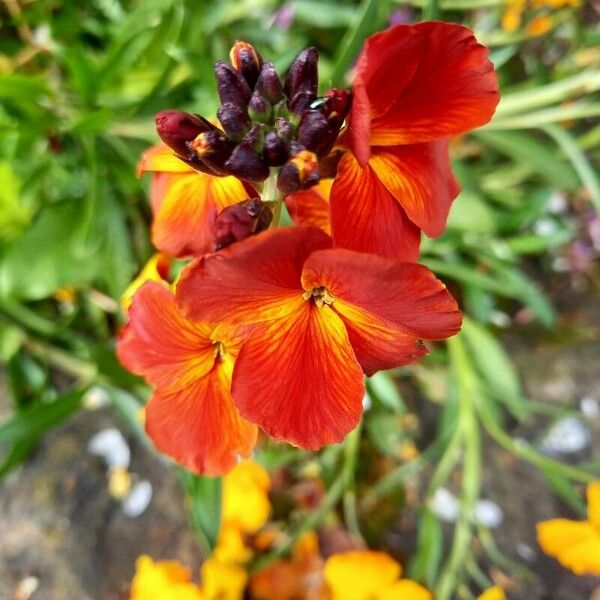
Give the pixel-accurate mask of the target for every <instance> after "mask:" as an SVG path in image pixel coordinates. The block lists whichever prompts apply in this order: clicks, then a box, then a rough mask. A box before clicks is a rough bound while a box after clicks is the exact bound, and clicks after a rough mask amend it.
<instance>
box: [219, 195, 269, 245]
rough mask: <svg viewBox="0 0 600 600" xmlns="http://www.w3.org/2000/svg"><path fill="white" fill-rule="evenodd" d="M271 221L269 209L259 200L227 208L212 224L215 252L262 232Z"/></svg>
mask: <svg viewBox="0 0 600 600" xmlns="http://www.w3.org/2000/svg"><path fill="white" fill-rule="evenodd" d="M272 219H273V213H272V212H271V207H270V206H269V205H268V204H267V203H265V202H262V201H261V200H260V198H252V199H250V200H244V201H243V202H238V203H237V204H232V205H231V206H228V207H227V208H225V209H223V210H222V211H221V212H220V213H219V214H218V215H217V216H216V217H215V220H214V223H213V236H214V239H215V250H221V249H223V248H226V247H227V246H230V245H231V244H233V243H234V242H239V241H240V240H243V239H245V238H247V237H248V236H250V235H253V234H255V233H259V232H261V231H264V230H265V229H267V228H268V227H269V225H270V224H271V220H272Z"/></svg>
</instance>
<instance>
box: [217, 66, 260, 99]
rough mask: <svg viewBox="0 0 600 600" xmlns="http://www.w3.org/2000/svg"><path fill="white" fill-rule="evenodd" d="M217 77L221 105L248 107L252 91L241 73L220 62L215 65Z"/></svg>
mask: <svg viewBox="0 0 600 600" xmlns="http://www.w3.org/2000/svg"><path fill="white" fill-rule="evenodd" d="M215 77H216V79H217V92H218V94H219V99H220V100H221V104H234V105H236V106H239V107H240V108H246V106H248V102H249V101H250V96H251V95H252V90H251V89H250V86H249V85H248V83H247V82H246V80H245V79H244V78H243V77H242V74H241V73H240V72H239V71H236V70H235V69H234V68H233V67H232V66H231V65H228V64H227V63H224V62H221V61H219V62H217V63H216V64H215Z"/></svg>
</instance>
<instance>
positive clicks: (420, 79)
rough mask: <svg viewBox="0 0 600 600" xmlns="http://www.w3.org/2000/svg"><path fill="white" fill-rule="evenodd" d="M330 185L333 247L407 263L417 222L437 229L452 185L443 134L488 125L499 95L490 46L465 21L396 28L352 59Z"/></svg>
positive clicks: (413, 254)
mask: <svg viewBox="0 0 600 600" xmlns="http://www.w3.org/2000/svg"><path fill="white" fill-rule="evenodd" d="M352 93H353V100H352V108H351V111H350V115H349V117H348V128H347V131H346V134H345V136H344V138H345V139H344V142H345V144H346V145H347V146H348V147H349V148H350V150H351V152H350V153H347V154H345V155H344V156H343V158H342V160H341V162H340V164H339V169H338V175H337V177H336V179H335V181H334V184H333V188H332V191H331V227H332V232H333V238H334V240H335V242H336V245H339V246H343V247H346V248H352V249H354V250H360V251H364V252H375V253H378V254H382V255H384V256H388V257H397V258H401V259H403V260H409V261H413V260H416V259H417V257H418V252H419V239H420V231H419V230H420V229H422V230H423V231H424V232H425V233H426V234H427V235H429V236H432V237H436V236H438V235H440V234H441V233H442V231H443V230H444V227H445V224H446V219H447V216H448V211H449V209H450V204H451V203H452V200H453V199H454V198H455V197H456V196H457V194H458V192H459V186H458V184H457V182H456V180H455V179H454V176H453V175H452V171H451V166H450V162H449V158H448V149H447V140H448V138H450V137H452V136H455V135H458V134H461V133H464V132H466V131H469V130H471V129H474V128H476V127H480V126H481V125H484V124H485V123H487V122H488V121H489V120H490V119H491V117H492V115H493V113H494V110H495V107H496V104H497V103H498V100H499V94H498V82H497V78H496V74H495V72H494V68H493V65H492V63H491V62H490V61H489V60H488V57H487V49H486V48H485V47H484V46H482V45H480V44H479V43H478V42H477V41H476V39H475V37H474V36H473V33H472V32H471V31H470V30H469V29H467V28H466V27H463V26H462V25H455V24H449V23H438V22H427V23H418V24H416V25H396V26H395V27H391V28H390V29H388V30H386V31H383V32H381V33H378V34H376V35H374V36H372V37H370V38H369V39H368V40H367V42H366V43H365V47H364V49H363V51H362V53H361V55H360V57H359V60H358V63H357V66H356V76H355V80H354V85H353V88H352Z"/></svg>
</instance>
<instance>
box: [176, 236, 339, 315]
mask: <svg viewBox="0 0 600 600" xmlns="http://www.w3.org/2000/svg"><path fill="white" fill-rule="evenodd" d="M330 246H331V239H330V238H329V237H328V236H327V235H325V233H323V232H322V231H320V230H318V229H316V228H308V227H287V228H282V229H274V230H271V231H265V232H263V233H260V234H258V235H255V236H252V237H250V238H247V239H245V240H244V241H242V242H238V243H236V244H233V245H232V246H230V247H229V248H226V249H225V250H222V251H220V252H218V253H217V254H214V255H210V256H205V257H202V258H200V259H198V260H197V261H195V262H194V263H192V264H191V265H190V266H188V267H187V268H186V269H184V271H183V272H182V275H181V279H180V281H179V283H178V284H177V300H178V302H179V303H180V305H181V306H182V307H183V309H184V310H185V311H186V312H187V314H188V315H189V316H190V317H191V318H194V319H205V320H209V321H212V322H219V321H226V322H230V323H259V322H262V321H268V320H270V319H276V318H280V317H284V316H285V315H287V314H289V313H290V311H292V310H293V309H294V304H293V300H294V299H295V298H298V297H300V296H301V294H302V293H303V290H302V286H301V284H300V275H301V273H302V265H303V264H304V261H305V260H306V258H307V257H308V256H309V255H310V254H311V252H313V251H314V250H319V249H321V248H328V247H330ZM290 301H292V302H291V303H290Z"/></svg>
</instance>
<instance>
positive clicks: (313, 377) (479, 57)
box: [118, 23, 498, 475]
mask: <svg viewBox="0 0 600 600" xmlns="http://www.w3.org/2000/svg"><path fill="white" fill-rule="evenodd" d="M317 63H318V54H317V51H316V50H315V49H313V48H309V49H306V50H304V51H302V52H301V53H300V54H299V55H298V57H297V58H296V59H295V60H294V61H293V63H292V65H291V66H290V68H289V69H288V71H287V73H286V74H285V76H284V77H282V78H280V77H279V75H278V73H277V72H276V70H275V68H274V66H273V64H272V63H271V62H268V61H263V60H262V58H261V57H260V56H259V54H258V53H257V52H256V50H255V49H254V48H253V47H252V46H250V45H249V44H247V43H245V42H237V43H236V44H235V45H234V47H233V48H232V51H231V55H230V62H229V63H224V62H218V63H217V64H216V66H215V74H216V80H217V90H218V94H219V98H220V101H221V105H220V108H219V110H218V112H217V117H218V122H219V125H217V124H216V122H211V121H209V120H207V119H205V118H204V117H200V116H197V115H193V114H188V113H183V112H181V111H165V112H162V113H159V115H157V118H156V124H157V130H158V134H159V136H160V137H161V139H162V141H163V144H161V145H158V146H156V147H154V148H152V149H150V150H149V151H148V152H147V153H146V154H145V155H144V156H143V158H142V160H141V163H140V167H139V171H140V173H144V172H152V173H153V174H154V175H153V181H152V190H151V204H152V210H153V213H154V219H153V225H152V239H153V242H154V244H155V245H156V247H157V248H158V249H159V250H160V252H161V253H162V254H161V255H159V256H160V258H159V257H158V256H157V257H155V258H154V259H153V260H152V261H151V263H150V265H149V266H148V267H147V268H146V269H145V271H143V272H142V274H141V277H140V278H139V279H138V280H137V281H136V282H134V283H133V284H132V286H130V288H129V290H128V292H127V295H126V298H125V300H124V307H125V308H128V307H129V304H130V302H131V307H130V308H129V322H128V324H127V326H126V327H125V328H124V330H123V332H122V335H121V337H120V340H119V345H118V355H119V357H120V359H121V361H122V362H123V364H124V365H125V366H126V367H127V368H129V369H130V370H132V371H133V372H135V373H138V374H141V375H143V376H144V377H145V378H146V379H147V380H148V381H149V383H150V384H151V385H152V386H153V388H154V394H153V396H152V398H151V400H150V402H149V405H148V409H147V414H146V430H147V432H148V434H149V436H150V437H151V439H152V440H153V441H154V443H155V444H156V446H157V447H158V448H159V449H160V450H162V451H163V452H165V453H166V454H168V455H169V456H171V457H172V458H174V459H175V460H176V461H177V462H179V463H180V464H182V465H184V466H185V467H187V468H189V469H192V470H194V471H196V472H199V473H206V474H211V475H217V474H222V473H225V472H227V471H228V470H230V469H231V468H232V467H233V466H234V465H235V464H236V462H237V461H238V460H239V457H247V456H249V454H250V453H251V451H252V448H253V447H254V445H255V443H256V438H257V432H258V428H260V429H262V430H263V431H265V432H266V433H268V434H269V435H271V436H273V437H274V438H276V439H279V440H284V441H287V442H290V443H292V444H294V445H296V446H299V447H302V448H306V449H310V450H316V449H318V448H320V447H322V446H323V445H325V444H330V443H337V442H340V441H341V440H342V439H343V438H344V436H345V435H346V434H347V433H348V432H349V431H351V430H352V429H353V428H355V427H356V425H357V424H358V422H359V420H360V417H361V411H362V400H363V397H364V392H365V389H364V375H365V374H366V375H371V374H373V373H375V372H376V371H378V370H380V369H389V368H393V367H397V366H399V365H403V364H407V363H409V362H411V361H414V360H415V359H417V358H418V357H420V356H422V355H424V354H425V353H426V352H427V346H426V345H425V343H424V340H443V339H445V338H447V337H449V336H452V335H454V334H455V333H456V332H458V331H459V329H460V325H461V313H460V311H459V309H458V306H457V304H456V302H455V301H454V299H453V298H452V297H451V295H450V294H449V292H448V291H447V290H446V288H445V286H444V285H443V284H442V283H441V282H440V281H439V280H437V279H436V278H435V276H434V275H433V274H432V273H431V272H430V271H429V270H428V269H427V268H425V267H423V266H421V265H418V264H416V262H415V261H416V260H417V259H418V256H419V244H420V238H421V232H422V231H423V232H424V233H425V234H427V235H430V236H437V235H440V234H441V233H442V231H443V230H444V227H445V223H446V219H447V215H448V211H449V209H450V205H451V203H452V201H453V199H454V198H455V197H456V195H457V194H458V191H459V188H458V185H457V183H456V181H455V179H454V177H453V174H452V171H451V166H450V161H449V157H448V139H449V138H450V137H452V136H455V135H458V134H462V133H464V132H466V131H468V130H470V129H473V128H475V127H478V126H481V125H483V124H485V123H486V122H488V121H489V119H490V118H491V116H492V114H493V112H494V109H495V106H496V104H497V102H498V84H497V79H496V75H495V72H494V69H493V67H492V65H491V63H490V61H489V60H488V58H487V50H486V49H485V48H484V47H483V46H481V45H480V44H479V43H478V42H477V41H476V40H475V38H474V36H473V34H472V32H471V31H470V30H469V29H467V28H465V27H462V26H460V25H453V24H445V23H420V24H417V25H412V26H406V25H397V26H395V27H392V28H390V29H388V30H386V31H384V32H382V33H379V34H376V35H374V36H372V37H371V38H369V39H368V40H367V42H366V44H365V46H364V49H363V51H362V53H361V55H360V57H359V59H358V62H357V65H356V69H355V77H354V83H353V86H352V89H351V91H346V90H341V89H335V88H334V89H330V90H327V91H326V92H324V93H323V94H322V95H320V96H319V95H318V71H317V66H318V64H317ZM286 208H287V210H288V212H289V214H290V216H291V217H292V220H293V225H292V226H290V227H280V226H279V221H280V215H281V213H282V211H284V210H285V209H286ZM169 257H176V258H185V259H187V258H193V260H192V261H191V262H189V263H188V264H186V265H185V267H184V268H183V270H182V271H181V273H180V274H179V276H178V277H177V280H176V281H175V282H174V283H173V284H171V283H170V282H169V280H168V275H167V271H168V270H169V269H168V267H169ZM132 297H133V300H132V301H131V298H132Z"/></svg>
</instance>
